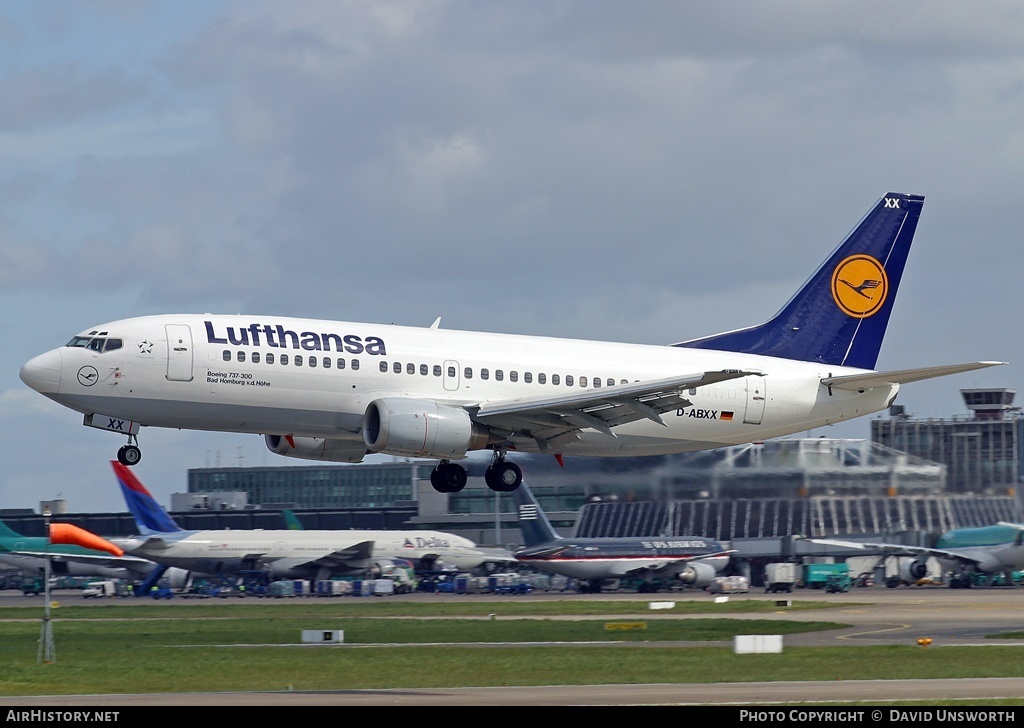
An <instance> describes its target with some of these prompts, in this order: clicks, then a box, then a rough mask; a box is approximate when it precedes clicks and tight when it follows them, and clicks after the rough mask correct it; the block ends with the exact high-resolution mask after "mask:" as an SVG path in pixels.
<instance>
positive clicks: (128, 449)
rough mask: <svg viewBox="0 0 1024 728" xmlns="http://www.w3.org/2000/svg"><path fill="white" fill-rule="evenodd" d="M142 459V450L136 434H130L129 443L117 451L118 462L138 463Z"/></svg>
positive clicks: (126, 463)
mask: <svg viewBox="0 0 1024 728" xmlns="http://www.w3.org/2000/svg"><path fill="white" fill-rule="evenodd" d="M140 460H142V450H140V449H139V445H138V441H137V440H136V439H135V435H129V436H128V444H127V445H125V446H123V447H121V448H120V449H119V450H118V451H117V462H119V463H121V464H122V465H138V464H139V461H140Z"/></svg>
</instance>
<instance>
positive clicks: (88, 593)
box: [82, 579, 128, 599]
mask: <svg viewBox="0 0 1024 728" xmlns="http://www.w3.org/2000/svg"><path fill="white" fill-rule="evenodd" d="M126 596H128V590H127V589H126V588H125V586H124V584H121V583H120V582H117V581H114V580H113V579H105V580H103V581H90V582H89V583H88V584H86V585H85V589H83V590H82V597H83V598H84V599H101V598H103V597H126Z"/></svg>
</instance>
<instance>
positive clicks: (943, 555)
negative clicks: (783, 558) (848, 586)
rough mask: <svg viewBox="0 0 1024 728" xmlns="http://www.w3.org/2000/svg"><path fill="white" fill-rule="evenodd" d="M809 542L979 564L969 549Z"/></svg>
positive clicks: (823, 539)
mask: <svg viewBox="0 0 1024 728" xmlns="http://www.w3.org/2000/svg"><path fill="white" fill-rule="evenodd" d="M804 540H805V541H807V542H809V543H820V544H823V545H825V546H843V547H845V548H851V549H858V550H860V551H868V552H871V553H875V554H882V555H887V556H914V557H917V558H920V557H924V556H934V557H935V558H937V559H945V560H946V561H957V562H961V563H967V564H977V563H978V561H979V558H975V557H974V556H973V555H972V554H971V553H970V551H968V550H962V551H961V550H957V551H951V550H949V549H934V548H929V547H927V546H907V545H905V544H898V543H870V542H868V541H843V540H841V539H836V538H808V539H804Z"/></svg>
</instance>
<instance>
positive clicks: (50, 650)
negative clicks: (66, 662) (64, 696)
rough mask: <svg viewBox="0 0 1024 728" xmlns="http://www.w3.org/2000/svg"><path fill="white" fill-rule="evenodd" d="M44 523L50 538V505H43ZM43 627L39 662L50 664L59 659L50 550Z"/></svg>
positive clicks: (40, 635) (45, 566)
mask: <svg viewBox="0 0 1024 728" xmlns="http://www.w3.org/2000/svg"><path fill="white" fill-rule="evenodd" d="M43 523H44V524H45V525H46V538H47V539H48V540H49V538H50V506H43ZM43 596H44V603H43V628H42V631H41V632H40V634H39V654H38V656H37V662H45V663H46V664H47V665H49V664H50V663H51V662H56V661H57V648H56V647H54V645H53V625H52V624H51V623H50V552H49V551H47V553H46V559H45V561H44V568H43Z"/></svg>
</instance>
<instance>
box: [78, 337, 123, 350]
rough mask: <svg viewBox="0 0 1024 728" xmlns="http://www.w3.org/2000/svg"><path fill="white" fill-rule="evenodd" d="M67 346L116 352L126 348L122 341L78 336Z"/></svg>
mask: <svg viewBox="0 0 1024 728" xmlns="http://www.w3.org/2000/svg"><path fill="white" fill-rule="evenodd" d="M67 345H68V346H71V347H78V348H83V349H92V350H93V351H114V350H115V349H120V348H121V347H122V346H124V341H123V340H122V339H105V338H103V337H98V336H97V337H93V336H76V337H74V338H73V339H71V341H69V342H68V343H67Z"/></svg>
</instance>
